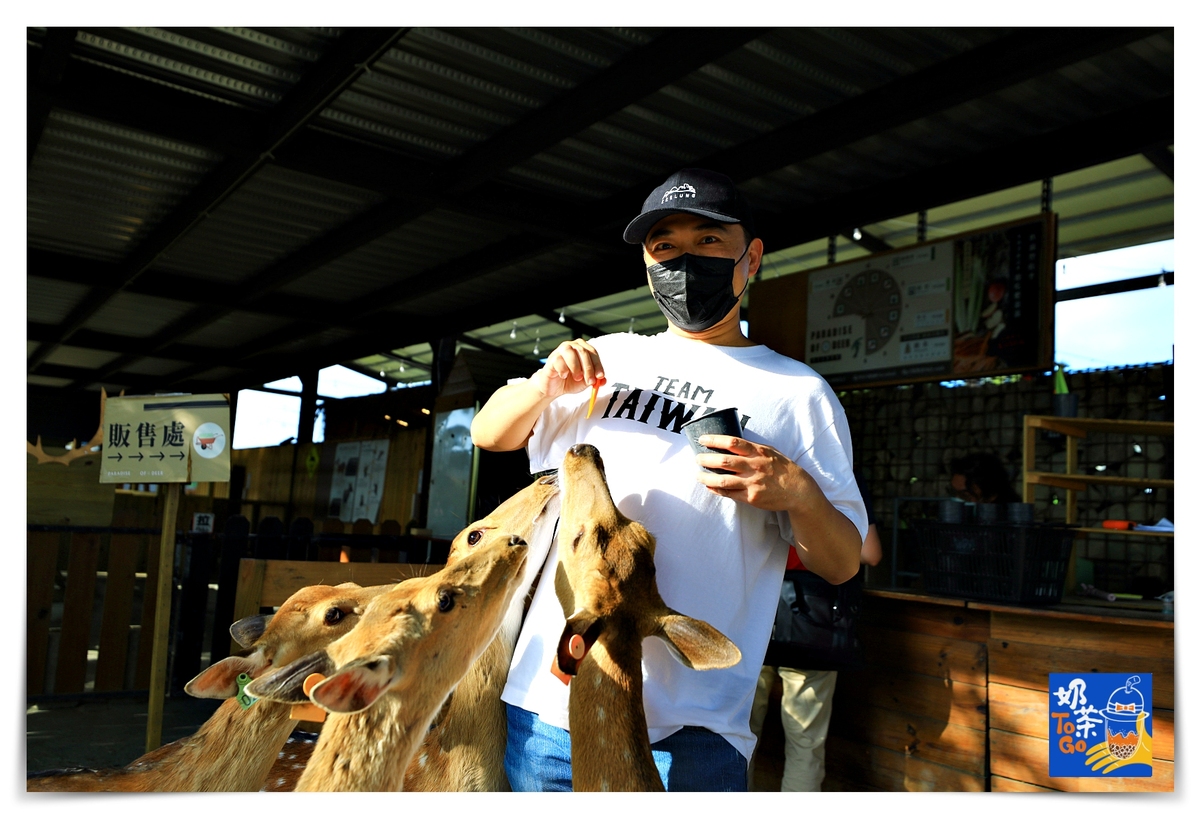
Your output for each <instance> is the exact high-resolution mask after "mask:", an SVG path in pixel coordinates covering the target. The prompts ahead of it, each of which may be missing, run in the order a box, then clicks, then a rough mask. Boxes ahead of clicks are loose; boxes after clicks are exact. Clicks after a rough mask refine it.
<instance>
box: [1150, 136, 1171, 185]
mask: <svg viewBox="0 0 1200 818" xmlns="http://www.w3.org/2000/svg"><path fill="white" fill-rule="evenodd" d="M1169 147H1170V144H1169V143H1168V144H1163V145H1154V146H1152V147H1149V148H1147V149H1146V150H1144V151H1142V155H1143V156H1145V157H1146V159H1148V160H1149V161H1150V164H1152V165H1154V167H1156V168H1158V169H1159V170H1160V171H1162V173H1163V175H1164V176H1166V177H1167V178H1168V179H1170V180H1171V181H1172V182H1174V181H1175V153H1174V151H1171V150H1169V149H1168V148H1169Z"/></svg>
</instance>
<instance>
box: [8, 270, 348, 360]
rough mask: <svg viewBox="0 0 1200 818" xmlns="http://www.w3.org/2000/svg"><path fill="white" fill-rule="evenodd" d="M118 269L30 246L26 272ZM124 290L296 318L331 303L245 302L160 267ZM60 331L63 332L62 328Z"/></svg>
mask: <svg viewBox="0 0 1200 818" xmlns="http://www.w3.org/2000/svg"><path fill="white" fill-rule="evenodd" d="M118 269H119V268H118V266H117V265H116V264H113V263H111V262H107V261H97V260H96V259H88V258H81V257H79V256H69V255H66V254H65V253H56V252H54V251H52V250H39V249H37V248H30V249H29V250H27V251H26V275H28V276H30V277H35V278H48V279H51V280H53V281H66V282H70V283H72V284H86V285H97V283H98V282H107V281H110V280H111V279H112V277H113V276H114V275H116V274H117V271H118ZM121 292H126V293H131V294H133V295H150V296H154V297H156V298H170V299H172V300H175V301H182V302H185V303H190V304H203V305H205V306H206V307H211V308H216V309H223V310H232V309H244V310H246V311H247V312H257V313H261V314H263V315H274V316H279V317H283V318H295V317H296V316H297V315H313V316H319V315H321V314H322V312H323V311H324V310H326V309H328V306H329V302H328V301H322V300H320V299H316V298H308V297H306V296H300V295H291V294H289V293H280V292H276V293H272V295H271V297H270V298H260V299H258V300H256V301H253V302H251V303H248V304H243V303H242V301H241V300H240V299H238V298H237V295H236V293H237V288H236V287H232V288H229V287H226V286H221V287H214V286H213V281H212V280H211V279H207V278H200V277H198V276H188V275H181V274H179V273H168V272H164V271H158V270H156V271H155V272H154V275H151V276H139V277H138V278H137V280H135V281H133V282H131V283H130V284H129V285H128V286H126V287H125V288H123V289H122V290H121ZM326 324H327V325H328V326H331V327H333V326H338V324H336V323H334V322H332V321H328V322H326ZM343 326H348V327H354V326H357V324H356V323H355V322H348V323H346V324H344V325H343ZM59 332H60V334H61V332H62V329H61V328H60V330H59ZM80 332H87V330H86V329H79V330H76V334H78V333H80ZM54 337H55V336H50V337H47V338H44V339H39V340H46V341H52V340H54ZM72 337H74V336H72Z"/></svg>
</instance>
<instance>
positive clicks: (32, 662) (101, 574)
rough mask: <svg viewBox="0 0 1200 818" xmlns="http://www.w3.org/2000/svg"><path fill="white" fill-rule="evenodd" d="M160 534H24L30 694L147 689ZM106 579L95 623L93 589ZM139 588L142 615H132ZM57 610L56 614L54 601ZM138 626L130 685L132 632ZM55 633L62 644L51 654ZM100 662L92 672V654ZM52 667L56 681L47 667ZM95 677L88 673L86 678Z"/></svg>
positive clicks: (32, 532)
mask: <svg viewBox="0 0 1200 818" xmlns="http://www.w3.org/2000/svg"><path fill="white" fill-rule="evenodd" d="M151 540H154V541H155V542H157V535H149V534H110V533H108V532H87V531H82V532H80V531H77V532H70V531H64V532H58V531H30V532H28V534H27V539H26V565H27V569H26V574H25V582H26V588H25V591H26V600H27V604H26V611H27V619H26V633H25V639H26V642H25V644H26V657H27V658H26V676H25V679H26V695H28V696H39V695H45V694H73V693H84V692H85V691H87V690H89V689H90V690H95V691H97V692H100V691H116V690H126V689H135V690H136V689H143V690H144V689H146V688H147V686H148V685H149V679H150V676H149V670H150V646H151V644H152V642H153V636H154V623H153V620H154V601H155V594H156V584H155V581H156V577H157V569H158V565H157V563H158V551H157V549H156V548H152V547H150V541H151ZM101 578H103V580H104V605H103V609H102V611H101V615H100V618H99V624H98V625H97V624H96V622H95V620H96V617H95V611H96V604H95V603H96V594H97V589H98V583H99V581H100V579H101ZM139 592H140V593H141V596H142V600H141V603H142V604H141V607H142V610H141V615H140V617H136V618H135V616H134V611H135V607H136V604H137V597H138V594H139ZM58 606H61V607H60V608H59V613H57V614H56V613H55V609H56V607H58ZM135 627H136V628H137V630H138V635H137V642H138V643H137V646H136V648H135V650H136V652H137V655H136V657H134V658H135V662H136V665H135V668H136V669H135V672H134V674H133V676H134V678H133V680H132V682H133V683H132V685H130V684H129V683H128V682H129V681H130V680H129V679H128V678H127V676H128V674H127V673H126V668H127V667H128V666H129V658H130V657H129V650H130V647H129V646H130V641H131V632H132V631H133V630H134V628H135ZM52 635H57V637H58V647H57V651H56V652H55V654H54V655H53V656H51V655H50V652H51V645H52V643H53V640H52ZM92 650H95V651H96V652H97V655H96V669H95V673H94V676H93V675H92V674H91V673H89V669H88V654H89V651H92ZM50 667H53V668H54V673H53V686H52V687H51V686H50V685H49V681H50V679H49V676H50V674H49V673H48V672H47V671H48V670H49V668H50ZM89 677H90V678H89Z"/></svg>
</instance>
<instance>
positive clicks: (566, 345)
mask: <svg viewBox="0 0 1200 818" xmlns="http://www.w3.org/2000/svg"><path fill="white" fill-rule="evenodd" d="M530 382H531V383H532V385H533V386H534V388H535V389H537V391H538V392H540V393H541V394H542V396H543V397H545V398H549V399H551V400H553V399H554V398H557V397H560V396H562V395H573V394H575V393H576V392H582V391H583V390H585V389H590V388H591V387H592V385H593V384H596V383H599V384H603V383H604V367H603V365H601V363H600V354H599V353H598V352H596V350H595V348H594V347H593V346H592V345H591V344H589V343H588V342H587V341H585V340H583V339H582V338H577V339H575V340H574V341H563V342H562V343H561V344H559V345H558V346H557V347H555V348H554V351H553V352H551V353H550V357H548V358H547V359H546V363H545V365H544V366H542V368H541V369H539V370H538V371H537V372H535V373H533V377H531V378H530Z"/></svg>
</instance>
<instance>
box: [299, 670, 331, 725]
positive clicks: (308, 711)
mask: <svg viewBox="0 0 1200 818" xmlns="http://www.w3.org/2000/svg"><path fill="white" fill-rule="evenodd" d="M323 681H325V677H324V676H322V675H321V674H320V673H310V674H308V678H306V679H305V680H304V695H305V696H308V695H309V694H311V693H312V689H313V688H314V687H316V686H317V683H318V682H323ZM292 718H293V719H298V720H300V721H315V722H318V723H320V722H323V721H325V711H324V710H322V709H321V708H319V707H317V706H316V705H315V704H311V703H309V702H304V703H303V704H293V705H292Z"/></svg>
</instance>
